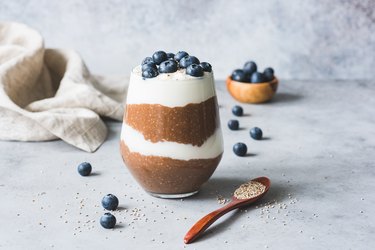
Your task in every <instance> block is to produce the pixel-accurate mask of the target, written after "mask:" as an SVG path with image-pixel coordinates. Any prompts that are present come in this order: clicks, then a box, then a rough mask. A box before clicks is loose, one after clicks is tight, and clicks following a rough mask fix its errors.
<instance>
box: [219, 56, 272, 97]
mask: <svg viewBox="0 0 375 250" xmlns="http://www.w3.org/2000/svg"><path fill="white" fill-rule="evenodd" d="M256 70H257V66H256V64H255V63H254V62H252V61H250V62H247V63H245V65H244V67H243V69H236V70H234V71H233V72H232V74H231V75H230V76H228V78H227V80H226V85H227V89H228V91H229V93H230V94H231V95H232V97H233V98H234V99H236V100H237V101H239V102H242V103H263V102H267V101H269V100H270V99H271V98H272V97H273V96H274V95H275V93H276V91H277V87H278V84H279V80H278V79H277V78H276V76H275V75H274V70H273V69H272V68H266V69H265V70H264V71H263V72H262V73H261V72H258V71H256Z"/></svg>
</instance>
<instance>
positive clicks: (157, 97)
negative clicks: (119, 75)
mask: <svg viewBox="0 0 375 250" xmlns="http://www.w3.org/2000/svg"><path fill="white" fill-rule="evenodd" d="M120 146H121V154H122V157H123V160H124V162H125V165H126V166H127V167H128V169H129V170H130V172H131V173H132V174H133V176H134V177H135V179H136V180H137V181H138V182H139V184H140V185H141V186H142V187H143V188H144V189H145V190H146V191H147V192H148V193H150V194H152V195H154V196H157V197H163V198H177V197H179V198H181V197H186V196H189V195H192V194H194V193H196V192H197V191H198V190H199V188H200V187H201V185H202V184H203V183H205V182H206V181H207V180H208V179H209V178H210V176H211V175H212V173H213V172H214V171H215V169H216V167H217V166H218V164H219V162H220V159H221V157H222V154H223V142H222V134H221V128H220V120H219V113H218V104H217V97H216V91H215V84H214V77H213V70H212V67H211V65H210V64H209V63H207V62H202V63H201V62H200V61H199V59H198V58H197V57H195V56H190V55H189V54H188V53H187V52H184V51H180V52H178V53H176V54H173V53H165V52H163V51H157V52H155V53H154V54H153V55H152V56H150V57H146V58H145V59H144V60H143V62H142V63H141V65H138V66H136V67H135V68H134V69H133V71H132V72H131V75H130V83H129V88H128V93H127V99H126V112H125V115H124V122H123V126H122V132H121V144H120Z"/></svg>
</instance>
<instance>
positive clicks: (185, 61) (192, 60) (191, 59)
mask: <svg viewBox="0 0 375 250" xmlns="http://www.w3.org/2000/svg"><path fill="white" fill-rule="evenodd" d="M199 63H200V62H199V59H198V58H196V57H195V56H185V57H183V58H182V59H181V60H180V67H181V68H187V67H189V66H190V65H192V64H199Z"/></svg>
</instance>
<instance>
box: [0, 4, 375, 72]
mask: <svg viewBox="0 0 375 250" xmlns="http://www.w3.org/2000/svg"><path fill="white" fill-rule="evenodd" d="M0 19H1V20H12V21H19V22H24V23H26V24H28V25H31V26H33V27H35V28H36V29H38V30H40V32H41V33H42V34H43V35H44V37H45V41H46V45H47V46H48V47H66V48H74V49H76V50H78V51H79V52H80V53H81V55H82V56H83V57H84V59H85V60H86V63H87V64H88V66H89V68H90V69H91V71H93V72H95V73H101V74H128V72H129V71H130V70H131V68H132V67H133V66H134V65H135V64H138V63H139V62H140V61H141V59H142V58H143V57H145V56H146V55H149V54H151V53H152V52H153V51H155V50H159V49H164V50H167V51H178V50H186V51H188V52H190V53H191V54H194V55H196V56H198V57H199V58H200V59H201V60H204V61H209V62H211V63H212V64H213V66H214V69H215V74H216V77H217V78H224V77H225V76H226V75H228V74H229V73H230V72H231V70H232V69H234V68H236V67H239V66H241V65H242V64H243V62H245V61H246V60H248V59H253V60H255V61H256V62H257V63H258V65H259V66H260V68H264V67H266V66H273V67H274V68H275V70H276V73H277V75H278V76H279V77H281V78H284V79H314V78H315V79H316V78H317V79H324V78H325V79H370V78H374V77H375V1H372V0H363V1H361V0H353V1H345V0H332V1H323V0H318V1H297V0H284V1H246V0H238V1H227V0H217V1H213V0H201V1H198V0H191V1H177V0H173V1H166V0H164V1H163V0H158V1H140V0H128V1H121V0H110V1H101V0H92V1H74V0H64V1H56V0H52V1H51V0H29V1H27V0H23V1H22V0H16V1H6V0H0Z"/></svg>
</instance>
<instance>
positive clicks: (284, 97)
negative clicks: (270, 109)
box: [265, 92, 303, 104]
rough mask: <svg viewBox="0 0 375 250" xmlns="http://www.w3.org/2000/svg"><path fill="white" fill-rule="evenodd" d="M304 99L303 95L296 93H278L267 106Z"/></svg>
mask: <svg viewBox="0 0 375 250" xmlns="http://www.w3.org/2000/svg"><path fill="white" fill-rule="evenodd" d="M301 98H303V96H302V95H299V94H294V93H285V92H282V93H276V95H275V96H274V97H273V98H272V99H271V100H270V101H269V102H267V103H265V104H268V103H269V104H272V103H280V102H294V101H298V100H300V99H301Z"/></svg>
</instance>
